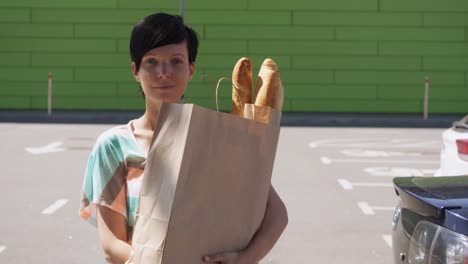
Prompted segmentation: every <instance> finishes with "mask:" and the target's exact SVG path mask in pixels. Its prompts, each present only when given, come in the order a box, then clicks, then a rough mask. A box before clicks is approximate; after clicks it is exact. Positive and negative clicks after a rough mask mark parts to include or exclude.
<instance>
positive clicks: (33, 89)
mask: <svg viewBox="0 0 468 264" xmlns="http://www.w3.org/2000/svg"><path fill="white" fill-rule="evenodd" d="M54 86H55V82H53V83H52V87H54ZM0 87H1V89H0V97H4V96H35V95H36V96H47V91H48V81H47V79H44V80H42V81H29V82H25V81H0ZM28 107H29V106H28Z"/></svg>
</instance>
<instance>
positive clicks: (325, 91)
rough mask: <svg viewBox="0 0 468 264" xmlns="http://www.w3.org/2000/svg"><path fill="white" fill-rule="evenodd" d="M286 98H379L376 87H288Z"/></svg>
mask: <svg viewBox="0 0 468 264" xmlns="http://www.w3.org/2000/svg"><path fill="white" fill-rule="evenodd" d="M285 98H287V99H291V100H292V101H294V100H295V99H309V98H310V99H334V98H335V99H367V100H374V99H376V98H377V89H376V86H375V85H354V86H353V85H294V84H293V85H288V86H286V87H285Z"/></svg>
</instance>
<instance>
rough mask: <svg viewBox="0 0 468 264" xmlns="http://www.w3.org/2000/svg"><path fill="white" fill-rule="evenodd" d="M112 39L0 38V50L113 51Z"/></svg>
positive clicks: (114, 49) (115, 46)
mask: <svg viewBox="0 0 468 264" xmlns="http://www.w3.org/2000/svg"><path fill="white" fill-rule="evenodd" d="M116 49H117V45H116V42H115V41H114V40H98V39H39V38H0V51H46V52H115V51H116Z"/></svg>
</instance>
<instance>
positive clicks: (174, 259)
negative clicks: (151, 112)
mask: <svg viewBox="0 0 468 264" xmlns="http://www.w3.org/2000/svg"><path fill="white" fill-rule="evenodd" d="M267 110H268V111H267V112H268V117H269V118H268V119H267V120H263V122H258V121H254V120H249V119H245V118H241V117H238V116H235V115H232V114H227V113H221V112H216V111H213V110H209V109H205V108H203V107H200V106H197V105H193V104H184V105H182V104H168V103H164V104H163V105H162V107H161V109H160V113H159V118H158V122H157V124H156V127H155V132H154V138H153V142H152V145H151V148H150V151H149V154H148V158H147V164H146V168H145V172H144V176H143V182H142V189H141V193H140V202H139V212H138V215H137V221H136V225H135V228H134V235H133V241H132V243H133V244H132V254H131V258H130V260H129V263H141V264H146V263H152V264H153V263H158V264H159V263H162V264H181V263H190V264H197V263H200V264H201V263H203V261H202V257H203V256H204V255H206V254H212V253H218V252H226V251H240V250H242V249H244V248H246V247H247V246H248V243H249V242H250V240H251V239H252V237H253V235H254V234H255V232H256V231H257V230H258V228H259V227H260V225H261V223H262V220H263V216H264V213H265V208H266V202H267V197H268V192H269V189H270V184H271V175H272V171H273V163H274V159H275V154H276V147H277V144H278V137H279V130H280V118H281V112H280V111H278V110H275V109H270V108H268V109H267ZM262 112H264V111H262Z"/></svg>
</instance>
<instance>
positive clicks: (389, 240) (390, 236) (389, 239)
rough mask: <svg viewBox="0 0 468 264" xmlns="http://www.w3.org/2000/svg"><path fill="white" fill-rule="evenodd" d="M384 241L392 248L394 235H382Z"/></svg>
mask: <svg viewBox="0 0 468 264" xmlns="http://www.w3.org/2000/svg"><path fill="white" fill-rule="evenodd" d="M382 238H383V240H384V241H385V243H387V245H388V246H389V247H390V248H392V235H382Z"/></svg>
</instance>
